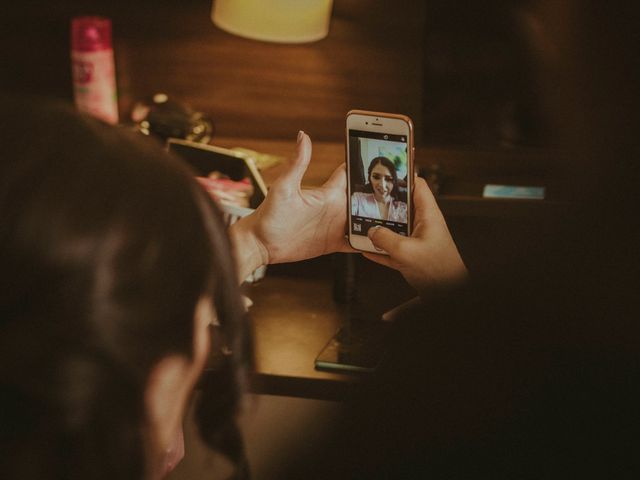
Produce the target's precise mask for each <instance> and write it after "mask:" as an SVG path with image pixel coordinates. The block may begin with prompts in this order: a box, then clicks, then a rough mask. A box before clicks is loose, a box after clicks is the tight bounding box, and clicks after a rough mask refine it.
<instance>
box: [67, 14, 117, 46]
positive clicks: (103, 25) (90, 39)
mask: <svg viewBox="0 0 640 480" xmlns="http://www.w3.org/2000/svg"><path fill="white" fill-rule="evenodd" d="M110 48H112V44H111V20H110V19H108V18H104V17H76V18H74V19H72V20H71V49H72V50H76V51H80V52H95V51H98V50H108V49H110Z"/></svg>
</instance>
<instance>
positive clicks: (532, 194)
mask: <svg viewBox="0 0 640 480" xmlns="http://www.w3.org/2000/svg"><path fill="white" fill-rule="evenodd" d="M544 194H545V187H521V186H516V185H491V184H489V185H485V186H484V190H483V191H482V196H483V197H485V198H526V199H531V200H543V199H544Z"/></svg>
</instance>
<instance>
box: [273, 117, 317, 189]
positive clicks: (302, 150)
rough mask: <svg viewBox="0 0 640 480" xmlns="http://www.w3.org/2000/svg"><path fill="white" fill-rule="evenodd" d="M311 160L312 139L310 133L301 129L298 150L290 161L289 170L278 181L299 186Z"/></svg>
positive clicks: (293, 187)
mask: <svg viewBox="0 0 640 480" xmlns="http://www.w3.org/2000/svg"><path fill="white" fill-rule="evenodd" d="M310 161H311V139H310V138H309V135H307V134H306V133H304V132H303V131H302V130H300V131H299V132H298V143H297V144H296V152H295V154H294V156H293V158H292V159H291V160H290V161H289V165H288V166H287V170H286V171H285V172H284V173H283V174H282V175H281V176H280V178H278V183H280V184H282V185H284V186H286V187H288V188H292V189H297V188H299V187H300V184H301V183H302V177H304V174H305V172H306V171H307V167H308V166H309V162H310Z"/></svg>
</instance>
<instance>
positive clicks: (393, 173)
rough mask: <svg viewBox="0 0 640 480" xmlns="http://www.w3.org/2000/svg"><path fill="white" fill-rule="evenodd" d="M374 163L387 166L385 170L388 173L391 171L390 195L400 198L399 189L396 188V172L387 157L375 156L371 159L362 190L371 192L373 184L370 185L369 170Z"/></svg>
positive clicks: (395, 198) (370, 170) (372, 167)
mask: <svg viewBox="0 0 640 480" xmlns="http://www.w3.org/2000/svg"><path fill="white" fill-rule="evenodd" d="M376 165H382V166H383V167H387V170H389V173H391V177H392V179H393V189H392V190H391V196H392V197H393V199H394V200H400V191H399V189H398V173H397V172H396V167H395V165H394V164H393V162H392V161H391V160H389V159H388V158H387V157H376V158H374V159H373V160H371V163H370V164H369V169H368V171H367V184H366V185H365V189H364V191H365V192H367V193H373V185H371V172H372V170H373V169H374V168H375V166H376Z"/></svg>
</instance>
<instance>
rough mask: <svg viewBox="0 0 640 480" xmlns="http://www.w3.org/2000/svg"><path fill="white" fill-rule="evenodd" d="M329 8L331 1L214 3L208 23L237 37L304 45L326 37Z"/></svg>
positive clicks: (229, 0)
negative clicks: (210, 21) (210, 22)
mask: <svg viewBox="0 0 640 480" xmlns="http://www.w3.org/2000/svg"><path fill="white" fill-rule="evenodd" d="M332 6H333V0H214V1H213V8H212V10H211V19H212V20H213V23H214V24H215V25H216V26H217V27H219V28H221V29H223V30H226V31H227V32H229V33H233V34H235V35H239V36H241V37H247V38H252V39H254V40H263V41H266V42H279V43H306V42H314V41H316V40H320V39H322V38H324V37H326V36H327V33H328V32H329V20H330V18H331V8H332Z"/></svg>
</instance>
